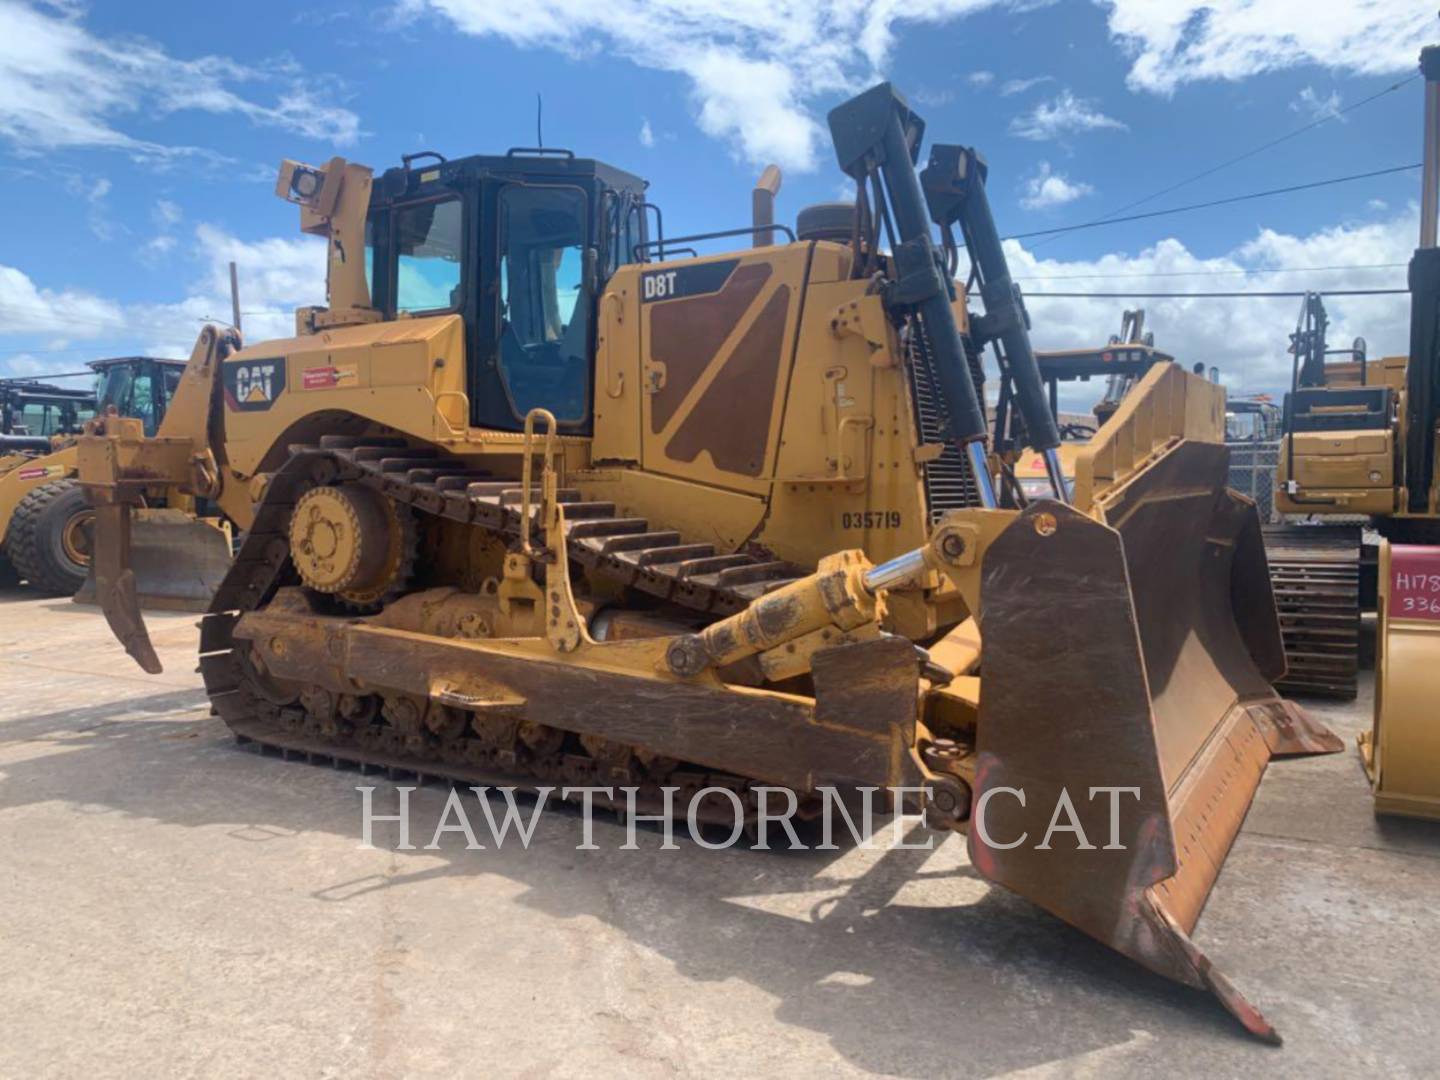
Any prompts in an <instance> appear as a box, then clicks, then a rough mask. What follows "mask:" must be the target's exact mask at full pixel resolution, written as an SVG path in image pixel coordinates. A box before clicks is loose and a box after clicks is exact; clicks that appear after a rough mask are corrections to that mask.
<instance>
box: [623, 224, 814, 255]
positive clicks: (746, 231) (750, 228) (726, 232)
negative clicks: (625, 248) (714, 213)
mask: <svg viewBox="0 0 1440 1080" xmlns="http://www.w3.org/2000/svg"><path fill="white" fill-rule="evenodd" d="M774 229H778V230H780V231H781V232H783V233H784V234H785V235H786V236H788V237H790V242H791V243H792V244H793V243H794V242H795V230H794V229H792V228H790V226H789V225H781V224H779V223H771V224H769V225H742V226H741V227H740V228H738V229H721V230H720V231H719V232H708V233H694V234H692V235H690V236H671V237H668V238H666V239H664V240H646V241H644V242H643V243H640V244H636V245H635V246H634V247H633V248H632V249H631V251H630V254H631V255H632V256H633V257H634V259H635V261H636V262H643V261H644V260H643V259H641V258H640V253H641V252H642V251H644V250H646V249H647V248H657V249H663V248H667V247H669V246H670V245H671V244H687V243H693V242H695V241H697V240H721V239H723V238H725V237H727V236H754V235H755V234H756V233H760V232H770V231H771V230H774Z"/></svg>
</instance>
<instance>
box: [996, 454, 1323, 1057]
mask: <svg viewBox="0 0 1440 1080" xmlns="http://www.w3.org/2000/svg"><path fill="white" fill-rule="evenodd" d="M1223 476H1224V451H1223V448H1221V447H1215V446H1210V445H1207V444H1188V443H1182V444H1180V445H1179V446H1178V447H1177V448H1175V449H1174V450H1172V451H1171V452H1169V453H1168V454H1166V455H1165V457H1163V458H1162V459H1161V460H1159V461H1158V462H1156V463H1154V464H1153V465H1152V466H1151V467H1149V468H1148V469H1146V470H1145V471H1144V472H1142V473H1140V474H1138V476H1137V477H1136V478H1135V479H1134V480H1132V481H1131V482H1129V483H1128V484H1126V485H1124V486H1122V487H1121V488H1118V489H1115V490H1114V491H1112V492H1110V493H1108V494H1107V496H1106V497H1105V498H1104V499H1103V500H1102V506H1101V511H1102V513H1103V514H1104V515H1105V517H1106V519H1107V520H1108V521H1109V523H1110V526H1111V527H1107V526H1106V525H1103V524H1100V523H1099V522H1096V521H1093V520H1091V519H1089V518H1087V517H1084V516H1082V515H1080V514H1078V513H1076V512H1074V511H1072V510H1069V509H1065V508H1061V507H1056V506H1054V505H1053V504H1044V505H1040V504H1037V505H1036V506H1032V507H1031V508H1030V509H1029V510H1027V511H1026V512H1025V513H1024V514H1022V515H1021V517H1020V519H1019V520H1018V521H1017V522H1016V523H1015V524H1014V525H1013V526H1011V528H1010V529H1008V530H1007V531H1006V532H1005V533H1004V534H1003V535H1002V536H1001V537H1000V538H999V540H998V541H997V542H996V543H994V544H992V545H991V547H990V549H989V551H988V553H987V557H986V562H985V567H984V570H983V578H982V616H981V623H982V627H983V632H984V641H985V659H984V669H983V670H984V693H983V696H982V699H981V707H980V723H979V737H978V752H979V759H978V764H977V780H976V794H977V799H985V798H986V795H987V793H991V792H993V794H992V795H991V798H990V800H989V801H988V805H987V806H986V808H985V822H984V823H985V829H984V835H983V836H982V834H981V830H979V829H977V828H976V827H974V826H973V825H972V827H971V830H970V848H971V854H972V858H973V859H974V861H975V865H976V867H977V868H978V869H979V870H980V871H981V872H982V873H984V874H985V875H986V876H987V877H990V878H992V879H993V880H995V881H999V882H1001V883H1002V884H1005V885H1007V886H1009V887H1010V888H1012V889H1014V890H1015V891H1017V892H1019V893H1021V894H1022V895H1025V896H1027V897H1029V898H1030V899H1032V900H1034V901H1035V902H1036V903H1038V904H1040V905H1041V906H1043V907H1045V908H1047V909H1048V910H1050V911H1052V912H1054V913H1055V914H1056V915H1058V916H1060V917H1061V918H1063V919H1065V920H1066V921H1067V922H1070V923H1072V924H1073V925H1075V926H1077V927H1079V928H1080V929H1082V930H1085V931H1086V932H1087V933H1089V934H1091V935H1093V936H1095V937H1097V938H1099V939H1100V940H1101V941H1104V942H1106V943H1107V944H1109V945H1111V946H1113V947H1114V948H1116V949H1118V950H1119V951H1121V952H1123V953H1125V954H1126V955H1127V956H1130V957H1132V958H1134V959H1135V960H1137V961H1139V962H1140V963H1142V964H1144V965H1145V966H1147V967H1149V968H1151V969H1152V970H1154V971H1157V972H1159V973H1160V974H1163V975H1166V976H1168V977H1169V978H1172V979H1176V980H1177V981H1180V982H1183V983H1186V984H1188V985H1191V986H1196V987H1203V988H1208V989H1210V990H1211V991H1212V992H1214V993H1215V994H1216V996H1217V997H1218V998H1219V999H1220V1000H1221V1001H1222V1002H1223V1003H1224V1004H1225V1006H1226V1008H1227V1009H1229V1010H1230V1011H1231V1012H1232V1013H1233V1014H1234V1015H1235V1016H1236V1017H1237V1018H1238V1019H1239V1020H1240V1021H1241V1022H1242V1023H1243V1024H1244V1025H1245V1026H1246V1027H1247V1029H1249V1030H1250V1031H1252V1032H1253V1033H1255V1034H1256V1035H1257V1036H1259V1037H1262V1038H1266V1039H1271V1040H1275V1039H1278V1036H1276V1035H1275V1032H1274V1029H1273V1028H1272V1027H1271V1026H1270V1025H1269V1024H1268V1022H1266V1021H1265V1019H1264V1017H1263V1016H1261V1014H1260V1013H1259V1011H1258V1010H1256V1009H1255V1008H1254V1006H1253V1005H1251V1004H1250V1003H1249V1002H1248V1001H1246V999H1245V998H1244V996H1243V995H1241V994H1240V993H1239V992H1238V991H1237V990H1236V989H1235V988H1234V987H1233V986H1231V985H1230V984H1229V983H1228V982H1227V981H1226V980H1225V979H1224V978H1223V976H1221V975H1220V974H1219V973H1218V972H1216V971H1215V970H1214V967H1213V965H1212V964H1211V963H1210V962H1209V960H1208V959H1207V958H1206V957H1205V955H1204V953H1203V952H1202V951H1201V950H1200V949H1199V947H1198V946H1196V945H1195V943H1194V942H1193V941H1191V940H1190V937H1189V934H1190V932H1191V931H1193V929H1194V927H1195V924H1196V921H1197V920H1198V919H1199V916H1200V913H1201V910H1202V909H1203V907H1204V904H1205V899H1206V897H1207V896H1208V895H1209V893H1210V890H1211V889H1212V888H1213V886H1214V884H1215V880H1216V878H1217V876H1218V874H1219V871H1220V867H1221V866H1222V865H1223V864H1224V861H1225V857H1226V854H1227V853H1228V851H1229V849H1230V846H1231V844H1232V843H1233V841H1234V839H1235V836H1236V834H1237V833H1238V832H1239V830H1240V826H1241V824H1242V822H1243V821H1244V818H1245V813H1246V811H1247V810H1248V808H1249V806H1250V802H1251V800H1252V799H1253V797H1254V793H1255V789H1256V788H1257V786H1258V785H1259V783H1260V779H1261V776H1262V775H1263V773H1264V770H1265V766H1266V764H1267V763H1268V761H1269V760H1270V758H1271V757H1272V756H1276V755H1280V754H1300V753H1333V752H1336V751H1338V750H1339V749H1340V748H1341V747H1340V742H1339V740H1338V739H1337V738H1336V737H1335V736H1334V735H1332V734H1330V733H1329V732H1327V731H1325V730H1324V729H1323V728H1321V727H1320V726H1319V725H1317V724H1315V723H1313V722H1312V721H1311V720H1310V719H1309V718H1308V717H1306V716H1305V714H1304V713H1303V712H1302V711H1301V710H1300V709H1298V708H1297V707H1295V706H1293V705H1290V704H1289V703H1287V702H1284V701H1282V700H1281V699H1280V698H1279V697H1278V695H1276V694H1275V692H1274V690H1273V689H1272V688H1271V687H1270V685H1269V683H1268V680H1267V678H1266V675H1265V673H1264V672H1262V667H1263V668H1264V669H1265V670H1266V671H1271V670H1274V668H1275V665H1276V663H1277V661H1276V655H1275V650H1276V644H1277V643H1276V641H1275V638H1276V636H1277V631H1276V627H1275V626H1274V622H1273V617H1272V618H1267V617H1266V615H1265V612H1264V610H1263V608H1264V605H1263V604H1255V603H1254V602H1253V600H1251V601H1246V600H1243V599H1242V601H1241V602H1240V603H1239V604H1238V605H1237V604H1233V603H1232V596H1237V595H1240V594H1241V593H1242V592H1243V589H1244V588H1246V587H1247V586H1253V585H1254V583H1255V582H1256V580H1257V578H1259V577H1263V570H1262V569H1260V568H1257V567H1256V565H1255V562H1256V559H1257V558H1258V557H1259V556H1260V552H1259V550H1258V545H1257V543H1256V537H1255V534H1254V530H1253V528H1252V526H1251V525H1250V523H1249V521H1248V520H1247V519H1248V517H1250V516H1253V508H1251V507H1250V506H1249V505H1248V504H1247V503H1245V502H1243V501H1241V502H1237V501H1235V500H1234V499H1233V498H1231V497H1230V496H1228V495H1227V494H1226V493H1225V489H1224V483H1223ZM1045 515H1050V516H1052V517H1053V518H1054V528H1053V529H1050V528H1048V527H1046V528H1041V527H1040V525H1041V519H1042V518H1043V517H1044V516H1045ZM1197 523H1199V524H1200V526H1201V527H1198V528H1197ZM1080 687H1084V688H1087V689H1086V691H1085V692H1079V691H1077V688H1080ZM1002 787H1005V788H1014V789H1023V790H1024V791H1025V793H1026V801H1025V803H1024V804H1023V805H1022V804H1021V803H1020V801H1019V800H1018V799H1017V798H1016V797H1014V796H1013V795H1011V794H1009V793H1008V792H1003V791H1000V790H999V789H1000V788H1002ZM1106 787H1115V788H1124V789H1126V791H1125V792H1124V794H1116V795H1114V796H1111V795H1110V794H1109V793H1106V792H1098V794H1097V789H1100V788H1106ZM1066 794H1068V797H1069V801H1070V804H1071V805H1072V806H1073V810H1074V815H1073V819H1074V821H1073V823H1077V824H1078V825H1079V826H1080V827H1081V829H1083V833H1084V837H1085V838H1086V841H1087V842H1088V844H1089V845H1090V846H1089V847H1086V846H1083V845H1082V843H1081V838H1080V837H1079V836H1077V835H1075V834H1074V833H1072V832H1056V833H1054V834H1053V835H1052V837H1051V838H1050V840H1049V844H1050V849H1049V850H1044V849H1042V848H1040V847H1039V846H1038V845H1039V844H1041V843H1042V842H1043V841H1044V840H1045V836H1046V833H1047V830H1048V829H1049V827H1050V825H1051V823H1052V821H1055V820H1057V819H1058V821H1059V823H1060V824H1062V825H1064V824H1070V823H1072V822H1071V818H1070V816H1069V815H1066V814H1063V813H1061V812H1060V811H1059V810H1057V806H1058V805H1059V804H1060V802H1061V801H1062V798H1063V796H1064V795H1066ZM1092 796H1093V797H1092ZM1112 798H1113V799H1114V800H1115V801H1114V802H1113V803H1112V801H1111V799H1112ZM977 813H978V810H977ZM1022 835H1025V836H1026V837H1027V842H1025V843H1021V844H1018V845H1017V846H1015V847H1013V848H1007V847H1002V846H1001V845H1005V844H1009V843H1012V842H1014V841H1015V840H1017V839H1018V838H1019V837H1021V836H1022ZM987 837H988V840H987V839H986V838H987Z"/></svg>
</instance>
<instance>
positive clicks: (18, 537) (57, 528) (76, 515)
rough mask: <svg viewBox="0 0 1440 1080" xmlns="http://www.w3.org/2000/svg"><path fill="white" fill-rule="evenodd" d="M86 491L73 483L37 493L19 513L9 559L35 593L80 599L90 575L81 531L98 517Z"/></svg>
mask: <svg viewBox="0 0 1440 1080" xmlns="http://www.w3.org/2000/svg"><path fill="white" fill-rule="evenodd" d="M93 515H94V511H93V510H91V508H90V501H89V500H88V499H87V498H86V497H85V489H84V488H82V487H81V486H80V484H79V482H78V481H76V480H72V479H65V480H55V481H52V482H51V483H49V484H42V485H41V486H40V487H37V488H35V489H34V490H33V491H31V492H30V493H29V494H28V495H26V496H25V497H24V498H23V499H21V500H20V505H18V506H17V507H15V514H14V516H13V517H11V519H10V528H9V530H8V531H7V532H6V534H5V554H6V555H7V556H8V557H9V559H10V561H11V563H13V564H14V566H15V571H16V573H18V574H19V575H20V576H21V577H22V578H23V579H25V580H26V581H28V582H29V583H30V587H31V588H34V589H41V590H43V591H45V592H49V593H55V594H57V595H60V596H74V595H75V593H76V592H77V591H78V590H79V588H80V586H81V585H83V584H84V583H85V575H86V573H87V572H88V571H89V569H90V560H89V556H88V554H87V553H86V552H85V551H84V550H83V548H82V546H81V545H82V544H87V543H88V538H87V537H85V534H84V532H83V530H82V529H81V526H82V523H83V521H84V519H86V518H89V517H93Z"/></svg>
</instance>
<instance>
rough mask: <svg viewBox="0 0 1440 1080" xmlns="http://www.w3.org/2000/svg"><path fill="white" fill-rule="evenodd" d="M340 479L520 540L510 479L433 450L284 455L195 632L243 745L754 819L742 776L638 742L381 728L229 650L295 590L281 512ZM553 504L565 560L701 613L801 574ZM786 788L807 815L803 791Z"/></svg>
mask: <svg viewBox="0 0 1440 1080" xmlns="http://www.w3.org/2000/svg"><path fill="white" fill-rule="evenodd" d="M342 482H343V483H362V484H366V485H369V486H371V487H374V488H376V489H377V490H378V491H379V492H380V493H381V494H382V495H384V496H385V497H386V498H389V499H393V500H395V501H396V502H397V503H400V504H403V505H406V506H409V507H411V508H412V509H413V510H414V511H415V512H417V513H420V514H429V515H433V516H436V517H442V518H446V519H448V520H451V521H455V522H459V523H463V524H468V525H470V526H472V527H474V528H478V529H483V530H486V531H487V532H489V533H491V534H492V535H495V536H497V537H500V538H503V539H504V540H507V541H514V540H516V539H518V538H519V536H520V532H521V515H522V509H521V508H522V505H523V495H524V492H523V489H522V488H521V486H520V485H519V484H518V483H516V482H515V481H508V480H496V479H494V478H493V477H490V476H487V475H485V474H482V473H478V472H477V471H475V470H474V469H471V468H468V467H467V466H466V465H465V464H464V463H463V462H459V461H457V460H455V459H454V458H448V457H446V456H444V455H443V454H442V453H440V452H439V451H438V450H436V449H435V448H431V447H420V448H416V447H412V446H409V445H407V444H406V443H405V442H404V441H403V440H400V439H375V438H370V439H365V438H350V437H339V436H326V437H324V438H322V439H321V441H320V444H319V445H318V446H308V445H307V446H294V447H291V454H290V458H289V460H288V461H287V462H286V463H285V465H284V466H283V467H282V468H280V469H279V470H278V471H277V472H276V473H274V474H273V476H272V478H271V480H270V483H269V485H268V487H267V489H266V492H265V496H264V498H263V499H262V501H261V503H260V505H259V507H258V508H257V512H256V516H255V521H254V524H253V525H252V527H251V528H250V530H249V532H248V533H247V535H246V537H245V541H244V543H243V545H242V546H241V548H240V551H239V553H238V555H237V556H236V559H235V562H234V565H233V566H232V568H231V570H230V572H229V573H228V574H227V575H226V577H225V580H224V581H223V582H222V583H221V585H220V588H219V589H218V590H217V591H216V593H215V597H214V599H213V601H212V603H211V605H210V609H209V611H208V612H207V613H206V615H205V617H204V618H203V619H202V621H201V623H200V672H201V675H202V677H203V678H204V682H205V688H206V692H207V693H208V694H209V697H210V700H211V704H212V706H213V708H214V710H215V712H216V714H217V715H219V716H220V718H221V719H222V720H223V721H224V722H225V724H226V725H227V726H228V727H229V728H230V729H231V731H232V732H234V734H235V736H236V738H237V739H238V740H239V741H240V742H241V743H243V744H247V745H249V746H251V747H252V748H255V749H258V750H261V751H262V752H270V753H277V754H280V755H283V756H284V757H286V758H294V757H298V758H300V759H303V760H307V761H310V762H312V763H319V764H330V765H334V766H336V767H341V768H358V769H360V770H362V771H372V770H373V771H378V772H383V773H385V774H387V775H389V776H392V777H416V778H418V779H420V780H422V781H423V780H429V779H435V780H442V781H446V782H449V783H454V784H469V785H475V784H497V783H505V784H512V785H515V786H517V787H519V788H521V789H525V790H529V791H532V792H538V791H539V790H540V789H541V788H543V787H547V786H552V785H555V784H561V785H568V786H572V787H582V786H611V787H616V788H620V787H634V788H636V789H638V790H637V792H636V794H635V796H634V799H635V804H634V805H635V807H636V808H637V809H638V808H645V809H646V810H647V811H650V810H654V809H657V808H663V807H665V806H666V798H667V796H666V794H665V791H664V789H665V788H667V787H669V788H677V789H678V793H677V794H675V795H674V796H673V797H674V799H675V800H677V803H678V805H680V806H682V807H683V806H688V805H689V799H688V797H687V796H693V795H694V794H696V793H698V792H699V791H701V790H703V789H706V788H722V789H726V790H729V791H733V792H734V793H736V794H737V795H739V796H740V797H741V799H742V804H743V806H744V808H745V813H746V819H747V821H748V820H753V812H754V804H755V798H754V794H753V792H751V790H750V785H751V783H752V781H751V780H749V779H748V778H745V777H740V776H733V775H729V774H721V773H713V772H708V771H706V770H704V769H699V768H692V767H689V766H686V765H684V764H682V763H677V762H673V761H668V760H657V759H654V758H653V757H651V756H650V755H647V754H645V752H644V750H643V748H629V747H620V746H612V747H608V748H605V749H604V751H603V758H602V757H597V756H596V755H594V754H592V753H590V752H589V750H587V749H586V748H585V747H583V746H581V745H579V740H578V739H576V738H575V737H573V736H563V734H562V733H560V732H559V731H558V730H557V729H546V728H544V727H543V725H539V724H533V723H531V722H529V721H527V720H520V719H519V718H518V717H517V718H516V720H515V722H514V723H513V724H511V725H510V728H511V730H509V731H508V732H507V737H504V738H500V739H497V738H495V736H494V735H491V736H490V737H488V738H485V737H479V732H478V731H472V730H471V724H470V721H469V718H468V715H467V714H466V713H464V712H462V711H460V710H458V709H454V708H453V707H451V706H446V705H441V704H439V703H434V702H432V703H431V704H430V710H431V715H429V716H428V721H427V722H421V719H420V717H418V716H417V717H416V718H415V722H413V723H411V724H409V725H408V726H407V725H403V724H402V725H396V724H395V723H393V722H391V723H387V722H386V721H385V720H383V719H382V715H383V705H382V701H381V699H380V697H378V696H376V695H368V696H367V697H363V698H361V697H354V698H337V697H336V696H334V695H330V694H328V693H327V692H325V691H319V692H318V693H317V692H315V691H313V690H312V691H311V692H310V693H308V694H299V693H296V692H294V691H293V690H291V689H289V688H286V687H281V686H277V685H276V684H274V683H271V682H269V681H268V680H267V678H266V677H265V676H263V675H261V674H260V673H258V672H257V671H256V670H255V669H254V668H253V667H252V665H251V664H250V663H249V662H248V661H247V659H246V658H245V657H244V656H243V655H242V654H241V653H240V651H239V650H237V649H236V648H235V643H234V637H233V632H234V628H235V625H236V623H237V622H238V621H239V619H240V617H241V615H243V614H244V613H246V612H249V611H255V610H257V609H259V608H261V607H263V606H264V605H265V604H266V603H268V602H269V601H270V600H271V599H272V598H273V597H274V596H275V594H276V591H277V590H278V589H280V588H281V587H284V586H287V585H298V584H299V578H298V576H297V575H296V574H295V571H294V569H293V568H292V567H291V565H290V560H289V532H288V530H289V523H290V511H291V509H292V508H293V507H294V505H295V501H296V500H297V499H298V498H299V497H300V496H301V495H302V494H303V493H304V492H305V491H306V490H308V489H309V488H311V487H314V486H318V485H323V484H332V483H342ZM559 498H560V499H561V501H562V502H563V503H564V504H565V511H566V530H567V534H568V540H569V545H568V548H569V552H570V556H571V559H572V561H573V562H574V563H576V564H578V565H579V566H582V567H585V568H586V569H589V570H592V571H598V572H600V573H603V574H606V575H609V576H612V577H615V578H617V579H618V580H620V581H621V582H623V583H624V584H627V585H630V586H633V587H635V588H638V589H641V590H643V591H645V592H647V593H650V594H652V595H656V596H660V597H663V598H665V599H667V600H670V601H672V602H674V603H677V604H680V605H682V606H684V607H687V608H689V609H691V610H694V611H697V612H707V613H713V614H716V615H723V614H728V613H730V612H733V611H737V610H740V609H741V608H744V607H745V606H746V605H748V604H749V603H750V601H751V600H753V599H754V598H756V597H758V596H762V595H764V593H766V592H769V591H770V590H772V589H775V588H779V587H780V586H781V585H784V584H786V583H787V582H789V581H793V580H795V579H796V578H797V577H800V576H802V575H803V574H805V573H806V572H807V571H806V570H805V569H804V568H802V567H799V566H795V565H793V564H790V563H783V562H779V561H775V560H767V559H764V558H762V557H759V556H752V555H747V554H717V553H716V552H715V551H714V549H713V548H712V547H711V546H710V545H704V544H687V543H683V542H682V541H681V539H680V537H679V534H678V533H676V532H675V531H674V530H669V529H656V528H652V527H651V525H650V524H649V523H648V522H647V521H645V520H644V519H642V518H635V517H621V516H617V513H616V507H615V506H614V504H612V503H608V502H593V501H592V502H587V501H582V499H581V497H580V493H579V492H578V491H575V490H574V489H565V488H562V489H561V490H560V493H559ZM535 503H537V504H538V489H537V491H536V499H535ZM571 515H573V517H572V516H571ZM302 698H305V699H306V700H302ZM429 721H433V722H429ZM527 725H528V726H527ZM503 727H504V725H502V730H503ZM757 783H758V782H757ZM797 795H799V796H800V800H801V808H802V816H803V813H804V811H805V796H804V795H803V793H797ZM727 802H728V800H727ZM594 804H595V805H598V806H608V807H610V808H612V809H616V810H621V809H625V808H626V807H627V805H628V804H627V802H626V801H625V800H622V799H615V800H610V799H607V798H605V797H603V796H595V797H594ZM699 805H700V810H699V820H701V821H702V822H703V821H707V820H711V821H713V822H714V823H716V824H728V823H729V822H730V821H731V820H733V808H732V809H731V811H730V813H729V814H727V812H726V811H725V810H723V809H720V808H718V807H715V806H714V805H712V804H711V803H710V802H707V801H706V800H702V801H701V803H700V804H699Z"/></svg>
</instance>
